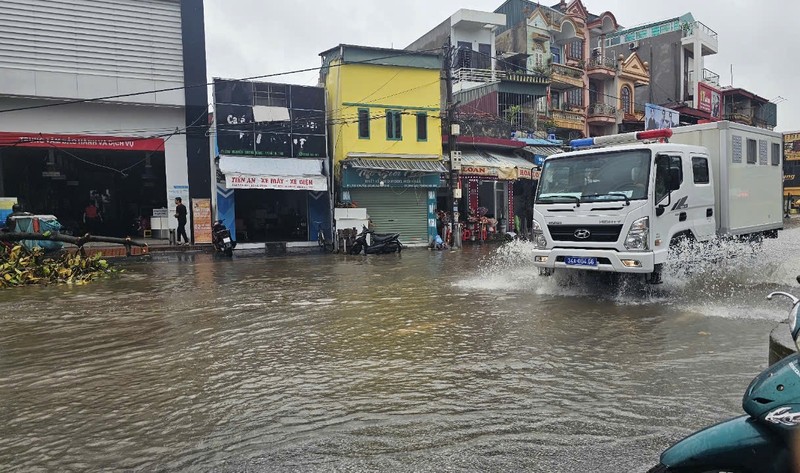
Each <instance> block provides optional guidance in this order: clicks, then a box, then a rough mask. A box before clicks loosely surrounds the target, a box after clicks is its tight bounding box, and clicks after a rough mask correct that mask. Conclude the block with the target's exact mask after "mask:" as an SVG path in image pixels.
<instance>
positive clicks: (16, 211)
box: [5, 204, 30, 232]
mask: <svg viewBox="0 0 800 473" xmlns="http://www.w3.org/2000/svg"><path fill="white" fill-rule="evenodd" d="M20 215H30V214H29V213H28V212H23V211H22V206H21V205H19V204H14V205H12V206H11V213H10V214H8V217H6V226H5V231H7V232H13V231H14V230H15V229H16V228H17V222H16V221H14V219H13V218H12V217H19V216H20Z"/></svg>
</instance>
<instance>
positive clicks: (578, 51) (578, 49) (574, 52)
mask: <svg viewBox="0 0 800 473" xmlns="http://www.w3.org/2000/svg"><path fill="white" fill-rule="evenodd" d="M567 51H568V54H567V56H569V58H570V59H583V40H582V39H579V40H577V41H573V42H571V43H569V48H568V49H567Z"/></svg>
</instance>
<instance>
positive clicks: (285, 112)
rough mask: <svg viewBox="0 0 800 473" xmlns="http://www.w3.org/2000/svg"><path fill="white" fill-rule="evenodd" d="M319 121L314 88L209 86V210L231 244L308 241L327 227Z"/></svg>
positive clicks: (323, 135) (321, 109)
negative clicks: (224, 228)
mask: <svg viewBox="0 0 800 473" xmlns="http://www.w3.org/2000/svg"><path fill="white" fill-rule="evenodd" d="M325 113H326V112H325V90H324V89H323V88H322V87H306V86H299V85H291V84H279V83H271V82H252V81H242V80H224V79H215V80H214V128H215V133H214V138H215V148H214V155H215V163H216V166H215V167H216V177H217V178H216V185H215V192H214V194H215V206H214V207H215V209H216V218H217V219H220V220H222V221H223V222H224V223H225V225H226V226H227V227H228V228H229V229H230V230H231V234H232V236H233V238H234V239H236V240H237V241H238V242H240V243H248V244H251V245H260V244H261V243H266V242H286V243H287V244H293V243H298V242H309V241H316V239H317V231H318V230H319V229H320V228H321V229H324V231H327V229H328V228H329V227H330V213H331V212H330V209H331V206H330V202H331V200H330V192H329V191H330V189H331V185H330V179H329V177H330V165H329V159H328V138H327V130H326V127H325ZM253 247H256V246H253Z"/></svg>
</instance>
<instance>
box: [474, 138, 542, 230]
mask: <svg viewBox="0 0 800 473" xmlns="http://www.w3.org/2000/svg"><path fill="white" fill-rule="evenodd" d="M461 159H462V161H461V187H462V189H464V191H463V193H464V197H465V198H464V199H463V201H462V209H461V212H462V214H464V215H466V224H465V231H464V232H463V234H462V237H463V238H464V239H465V240H472V241H479V240H486V239H488V238H490V237H491V236H492V234H493V233H503V232H506V231H513V230H515V229H516V228H515V216H517V215H519V216H520V218H522V219H525V218H527V216H526V211H525V202H524V201H523V200H521V199H517V198H515V195H518V194H521V195H523V196H525V195H532V189H533V178H534V176H535V166H534V164H533V163H531V162H530V161H528V160H526V159H524V158H522V157H520V156H518V155H516V154H514V152H513V151H511V150H498V149H491V150H490V149H477V148H473V149H472V150H469V151H462V152H461Z"/></svg>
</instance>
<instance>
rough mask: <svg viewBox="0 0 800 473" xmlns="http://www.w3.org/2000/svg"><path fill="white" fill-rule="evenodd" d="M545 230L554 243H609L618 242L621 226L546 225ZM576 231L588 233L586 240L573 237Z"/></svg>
mask: <svg viewBox="0 0 800 473" xmlns="http://www.w3.org/2000/svg"><path fill="white" fill-rule="evenodd" d="M547 229H548V230H550V236H551V237H552V238H553V240H555V241H576V242H584V241H586V242H604V243H609V242H615V241H617V240H619V234H620V232H622V225H548V226H547ZM578 230H585V231H588V232H589V236H588V238H578V237H577V236H575V233H576V232H578Z"/></svg>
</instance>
